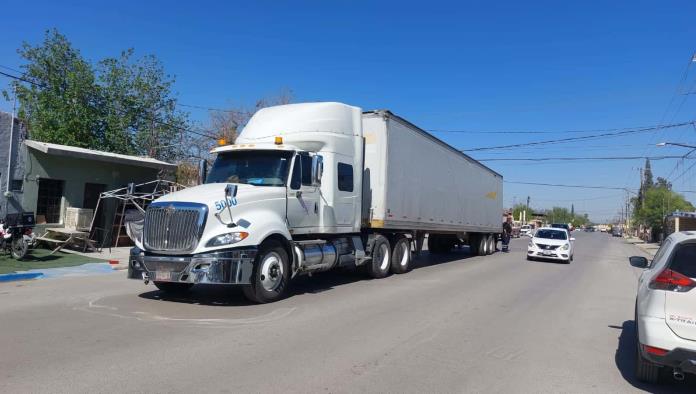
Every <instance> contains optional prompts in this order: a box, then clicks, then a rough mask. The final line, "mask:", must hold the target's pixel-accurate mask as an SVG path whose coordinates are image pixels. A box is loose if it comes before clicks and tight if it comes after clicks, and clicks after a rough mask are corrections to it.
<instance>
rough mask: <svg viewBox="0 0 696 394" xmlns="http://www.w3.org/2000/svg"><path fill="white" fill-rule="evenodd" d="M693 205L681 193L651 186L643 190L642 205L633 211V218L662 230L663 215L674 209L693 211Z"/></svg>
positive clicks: (654, 228)
mask: <svg viewBox="0 0 696 394" xmlns="http://www.w3.org/2000/svg"><path fill="white" fill-rule="evenodd" d="M693 210H694V206H693V205H692V204H691V203H690V202H688V201H686V199H684V196H682V195H681V194H678V193H675V192H673V191H672V190H669V189H668V188H665V187H652V188H650V189H648V190H646V192H645V198H644V200H643V204H642V206H641V207H640V208H639V209H637V210H636V211H635V213H634V220H635V221H637V222H638V223H641V224H643V225H645V226H648V227H650V228H652V229H653V232H659V231H661V230H662V225H663V220H664V217H665V216H666V215H668V214H670V213H672V212H674V211H693Z"/></svg>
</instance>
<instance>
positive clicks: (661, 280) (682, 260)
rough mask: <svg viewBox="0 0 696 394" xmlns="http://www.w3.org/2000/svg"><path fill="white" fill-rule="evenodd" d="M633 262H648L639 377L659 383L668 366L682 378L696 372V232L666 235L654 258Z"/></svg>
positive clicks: (640, 298)
mask: <svg viewBox="0 0 696 394" xmlns="http://www.w3.org/2000/svg"><path fill="white" fill-rule="evenodd" d="M630 262H631V265H632V266H634V267H639V268H645V270H644V271H643V273H642V274H641V275H640V279H639V281H638V295H637V297H636V311H635V316H636V317H635V321H636V330H637V335H636V337H637V338H636V339H637V347H638V351H637V357H636V377H637V378H638V379H639V380H642V381H645V382H651V383H655V382H657V381H658V379H659V376H660V369H661V368H663V367H665V368H670V369H671V370H672V374H673V376H674V378H675V379H677V380H682V379H684V373H692V374H694V373H696V290H695V289H694V287H696V232H691V231H683V232H678V233H674V234H672V235H670V236H669V237H667V239H666V240H665V241H664V242H663V243H662V246H661V247H660V249H659V250H658V251H657V253H656V254H655V258H654V259H653V260H652V262H649V261H648V259H646V258H645V257H640V256H633V257H631V258H630Z"/></svg>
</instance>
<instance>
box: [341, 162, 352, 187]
mask: <svg viewBox="0 0 696 394" xmlns="http://www.w3.org/2000/svg"><path fill="white" fill-rule="evenodd" d="M338 190H340V191H342V192H352V191H353V166H352V165H350V164H344V163H338Z"/></svg>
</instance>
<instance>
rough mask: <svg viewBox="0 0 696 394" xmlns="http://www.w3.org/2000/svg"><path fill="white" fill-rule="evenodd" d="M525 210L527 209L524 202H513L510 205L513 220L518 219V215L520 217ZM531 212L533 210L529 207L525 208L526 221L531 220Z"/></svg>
mask: <svg viewBox="0 0 696 394" xmlns="http://www.w3.org/2000/svg"><path fill="white" fill-rule="evenodd" d="M525 210H527V205H526V204H522V203H519V204H515V205H514V206H513V207H512V217H513V220H519V219H520V217H522V212H524V211H525ZM532 212H533V210H532V208H531V207H529V210H527V221H530V220H532Z"/></svg>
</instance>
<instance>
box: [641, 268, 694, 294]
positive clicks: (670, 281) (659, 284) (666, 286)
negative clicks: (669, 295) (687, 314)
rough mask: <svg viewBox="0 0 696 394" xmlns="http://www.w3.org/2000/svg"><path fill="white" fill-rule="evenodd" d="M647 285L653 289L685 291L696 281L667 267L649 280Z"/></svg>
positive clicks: (692, 286) (691, 287)
mask: <svg viewBox="0 0 696 394" xmlns="http://www.w3.org/2000/svg"><path fill="white" fill-rule="evenodd" d="M649 287H650V288H651V289H654V290H669V291H678V292H687V291H689V290H691V289H693V288H694V287H696V282H694V281H693V280H691V278H689V277H688V276H686V275H683V274H680V273H679V272H677V271H672V270H671V269H669V268H667V269H665V270H664V271H662V272H660V274H659V275H657V276H656V277H654V278H653V279H652V280H651V281H650V285H649Z"/></svg>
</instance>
